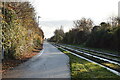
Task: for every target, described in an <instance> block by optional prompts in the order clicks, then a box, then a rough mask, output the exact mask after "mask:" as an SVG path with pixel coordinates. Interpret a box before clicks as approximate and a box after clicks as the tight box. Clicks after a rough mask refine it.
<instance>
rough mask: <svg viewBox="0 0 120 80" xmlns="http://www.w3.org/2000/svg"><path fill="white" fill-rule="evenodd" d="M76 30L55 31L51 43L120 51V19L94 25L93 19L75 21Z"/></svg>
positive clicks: (111, 19) (113, 18)
mask: <svg viewBox="0 0 120 80" xmlns="http://www.w3.org/2000/svg"><path fill="white" fill-rule="evenodd" d="M73 23H74V28H72V29H71V30H69V31H68V32H66V33H64V30H63V29H62V28H60V29H57V30H55V32H54V36H52V37H51V38H50V39H48V40H49V41H51V42H56V43H65V44H80V45H84V46H86V47H93V48H105V49H112V50H117V51H120V19H119V18H117V17H112V18H110V22H101V23H100V25H93V21H92V20H91V19H86V18H82V19H80V20H76V21H73Z"/></svg>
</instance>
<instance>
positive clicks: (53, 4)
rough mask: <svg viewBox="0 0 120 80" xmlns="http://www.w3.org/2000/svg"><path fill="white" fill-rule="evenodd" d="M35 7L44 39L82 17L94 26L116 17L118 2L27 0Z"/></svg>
mask: <svg viewBox="0 0 120 80" xmlns="http://www.w3.org/2000/svg"><path fill="white" fill-rule="evenodd" d="M29 1H30V2H31V3H32V5H33V6H34V7H35V10H36V13H37V16H41V18H40V19H39V20H40V23H39V24H40V26H42V27H41V28H42V29H43V31H44V33H45V37H46V38H49V37H51V36H53V32H54V30H55V29H56V28H59V27H60V26H61V25H63V27H64V31H65V32H66V31H69V29H71V27H73V20H77V19H81V18H82V17H85V18H91V19H92V20H93V21H94V24H96V25H98V24H99V23H100V22H101V21H107V20H108V18H109V17H111V16H117V15H118V1H119V0H29Z"/></svg>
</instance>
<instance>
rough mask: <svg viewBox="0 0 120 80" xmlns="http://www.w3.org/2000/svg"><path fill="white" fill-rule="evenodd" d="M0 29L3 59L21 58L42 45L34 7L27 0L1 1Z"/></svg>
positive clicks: (41, 35)
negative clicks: (25, 0)
mask: <svg viewBox="0 0 120 80" xmlns="http://www.w3.org/2000/svg"><path fill="white" fill-rule="evenodd" d="M0 7H1V14H0V18H1V22H0V26H1V27H2V29H1V30H0V31H1V33H2V35H1V36H2V52H3V51H4V58H5V59H8V58H10V59H21V57H22V56H24V55H25V54H26V53H27V54H30V53H31V51H32V50H33V49H34V48H40V47H42V43H43V38H44V33H43V31H42V30H41V28H39V27H38V23H37V20H36V14H35V10H34V7H33V6H32V5H31V4H30V3H29V2H2V3H1V4H0Z"/></svg>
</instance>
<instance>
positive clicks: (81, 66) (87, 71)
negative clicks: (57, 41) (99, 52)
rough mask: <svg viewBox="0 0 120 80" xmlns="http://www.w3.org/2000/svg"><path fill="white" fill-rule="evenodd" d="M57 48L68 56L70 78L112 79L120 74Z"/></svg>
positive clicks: (83, 79) (85, 79) (82, 79)
mask: <svg viewBox="0 0 120 80" xmlns="http://www.w3.org/2000/svg"><path fill="white" fill-rule="evenodd" d="M58 49H59V50H60V51H62V52H63V53H65V54H67V55H68V56H69V58H70V70H71V77H72V79H76V78H80V80H98V79H100V80H101V79H102V80H104V79H113V78H115V79H114V80H117V79H118V78H120V76H117V75H115V74H113V73H112V72H110V71H108V70H107V69H105V68H103V67H101V66H99V65H97V64H94V63H91V62H89V61H86V60H84V59H81V58H78V57H76V56H74V55H72V54H70V53H69V52H67V51H64V50H62V49H60V48H58ZM88 78H89V79H88Z"/></svg>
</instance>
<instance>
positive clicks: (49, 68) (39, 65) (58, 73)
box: [3, 42, 70, 78]
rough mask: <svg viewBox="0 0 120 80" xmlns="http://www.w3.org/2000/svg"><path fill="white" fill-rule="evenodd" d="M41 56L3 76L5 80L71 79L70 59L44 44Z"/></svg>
mask: <svg viewBox="0 0 120 80" xmlns="http://www.w3.org/2000/svg"><path fill="white" fill-rule="evenodd" d="M43 47H44V49H43V51H41V53H42V55H41V53H40V54H38V55H36V56H34V57H33V58H31V59H30V60H29V61H27V62H25V63H24V64H21V65H20V66H18V67H16V68H14V69H13V70H10V71H8V72H7V74H6V75H3V78H70V69H69V57H68V56H66V55H65V54H64V53H62V52H60V51H59V50H58V49H57V48H55V47H54V46H52V45H51V44H49V43H48V42H44V45H43Z"/></svg>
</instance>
